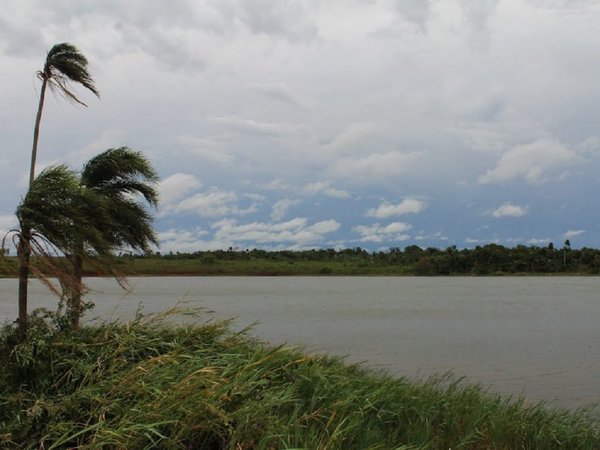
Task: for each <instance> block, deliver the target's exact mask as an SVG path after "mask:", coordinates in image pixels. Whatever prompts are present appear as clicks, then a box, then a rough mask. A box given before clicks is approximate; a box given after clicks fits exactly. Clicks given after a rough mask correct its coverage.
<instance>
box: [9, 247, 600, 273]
mask: <svg viewBox="0 0 600 450" xmlns="http://www.w3.org/2000/svg"><path fill="white" fill-rule="evenodd" d="M118 264H119V266H120V268H121V269H122V270H124V271H126V272H128V273H129V274H142V275H177V274H180V275H515V274H518V275H523V274H558V275H561V274H576V275H581V274H589V275H592V274H598V273H599V272H600V250H597V249H591V248H582V249H570V248H568V247H565V248H563V249H560V250H557V249H555V248H554V247H553V246H552V245H549V246H548V247H525V246H518V247H514V248H507V247H503V246H501V245H497V244H489V245H484V246H481V247H479V246H478V247H475V248H473V249H462V250H459V249H457V248H456V247H454V246H453V247H448V248H447V249H437V248H427V249H422V248H420V247H417V246H416V245H411V246H408V247H406V248H405V249H404V250H401V249H399V248H392V249H390V250H389V251H385V252H384V251H380V252H372V253H370V252H368V251H366V250H364V249H361V248H350V249H343V250H334V249H315V250H305V251H290V250H283V251H265V250H258V249H254V250H245V251H240V250H233V249H230V250H217V251H207V252H195V253H176V254H173V253H170V254H165V255H160V254H154V255H146V256H135V255H131V256H121V257H120V258H119V259H118ZM0 270H1V269H0ZM5 273H6V272H5ZM88 274H90V275H91V274H93V272H92V271H88Z"/></svg>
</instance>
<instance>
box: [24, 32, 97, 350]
mask: <svg viewBox="0 0 600 450" xmlns="http://www.w3.org/2000/svg"><path fill="white" fill-rule="evenodd" d="M37 76H38V78H39V79H40V80H42V88H41V91H40V100H39V105H38V110H37V114H36V118H35V126H34V129H33V146H32V149H31V166H30V169H29V187H30V188H31V186H32V184H33V182H34V179H35V163H36V159H37V147H38V141H39V136H40V123H41V120H42V111H43V109H44V101H45V98H46V88H47V87H48V86H49V87H50V90H52V91H54V92H55V93H57V94H59V95H62V96H63V97H65V98H67V99H68V100H71V101H73V102H75V103H79V104H81V105H84V106H86V105H85V103H83V102H82V101H81V100H80V99H79V98H78V97H77V96H76V95H75V93H74V92H73V87H72V85H74V84H80V85H82V86H83V87H85V88H86V89H88V90H90V91H91V92H92V93H94V94H95V95H96V96H98V97H99V93H98V90H97V89H96V87H95V85H94V80H93V79H92V77H91V75H90V73H89V71H88V61H87V58H86V57H85V56H84V55H83V54H82V53H81V52H80V51H79V50H78V49H77V47H75V46H74V45H73V44H69V43H67V42H63V43H62V44H56V45H55V46H54V47H52V48H51V49H50V51H49V52H48V55H47V56H46V61H45V63H44V68H43V69H42V70H40V71H39V72H38V73H37ZM30 238H31V230H29V229H27V228H21V233H20V240H19V245H18V253H19V319H18V323H19V332H20V336H21V339H24V338H25V335H26V333H27V284H28V280H29V258H30V250H31V248H30V242H29V240H30Z"/></svg>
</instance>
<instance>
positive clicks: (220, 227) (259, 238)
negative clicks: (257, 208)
mask: <svg viewBox="0 0 600 450" xmlns="http://www.w3.org/2000/svg"><path fill="white" fill-rule="evenodd" d="M339 227H340V224H339V223H338V222H337V221H335V220H323V221H320V222H316V223H314V224H312V225H308V221H307V219H305V218H295V219H292V220H289V221H287V222H282V223H265V222H252V223H247V224H238V223H237V221H235V220H233V219H224V220H221V221H219V222H216V223H214V224H213V225H212V228H214V229H215V230H216V231H215V234H214V239H216V240H218V241H221V242H228V241H230V242H236V243H255V244H267V245H269V244H277V243H288V244H291V245H310V244H316V243H319V242H322V240H323V239H324V238H325V236H326V235H327V234H329V233H332V232H334V231H337V230H338V229H339Z"/></svg>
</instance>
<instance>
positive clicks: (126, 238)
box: [69, 147, 158, 329]
mask: <svg viewBox="0 0 600 450" xmlns="http://www.w3.org/2000/svg"><path fill="white" fill-rule="evenodd" d="M157 181H158V175H157V174H156V171H155V170H154V168H153V167H152V165H151V164H150V162H149V161H148V160H147V159H146V158H145V157H144V155H143V154H142V153H141V152H138V151H134V150H132V149H130V148H128V147H120V148H113V149H109V150H106V151H105V152H103V153H100V154H99V155H97V156H95V157H94V158H92V159H91V160H90V161H88V162H87V163H86V164H85V166H84V167H83V170H82V172H81V180H80V182H81V186H82V187H83V188H84V190H86V191H89V192H91V193H93V194H94V196H95V197H99V198H101V199H102V200H103V201H104V202H105V208H106V214H100V215H96V216H93V222H92V224H93V225H94V227H95V228H96V229H98V230H100V231H101V232H102V236H103V239H104V241H105V242H107V243H108V244H109V245H110V246H111V247H113V248H123V247H129V248H131V249H134V250H142V251H145V252H147V251H149V250H150V249H151V246H152V244H154V245H158V239H157V236H156V232H155V231H154V228H153V226H152V221H153V217H152V215H151V214H150V212H149V211H148V210H147V209H146V208H145V206H144V204H143V203H142V202H141V201H140V200H141V198H143V199H144V200H145V201H146V202H147V203H148V204H150V205H151V206H156V205H157V204H158V193H157V191H156V188H155V183H156V182H157ZM85 244H86V243H85V242H84V241H82V242H80V243H79V250H76V251H75V253H74V255H73V268H74V276H75V278H76V280H77V282H76V283H75V286H76V290H75V291H73V292H72V298H71V299H70V301H69V304H70V307H71V314H72V319H73V322H72V324H73V328H74V329H77V328H79V317H80V315H81V295H82V291H81V287H82V286H83V285H82V283H81V280H82V273H83V258H82V256H83V255H85V254H86V252H85V250H86V249H85V247H84V245H85Z"/></svg>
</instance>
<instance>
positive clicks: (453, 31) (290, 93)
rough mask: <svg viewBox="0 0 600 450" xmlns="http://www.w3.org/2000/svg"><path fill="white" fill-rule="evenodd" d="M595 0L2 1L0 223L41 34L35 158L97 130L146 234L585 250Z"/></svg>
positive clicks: (92, 144)
mask: <svg viewBox="0 0 600 450" xmlns="http://www.w3.org/2000/svg"><path fill="white" fill-rule="evenodd" d="M598 29H600V2H598V1H597V0H589V1H588V0H298V1H294V0H169V1H160V0H128V1H127V2H122V1H119V0H106V1H102V2H99V1H94V0H78V1H75V0H53V1H52V2H48V1H43V0H38V1H34V0H2V8H1V9H0V136H1V137H2V144H1V145H0V170H1V173H2V175H3V176H2V177H0V190H1V192H2V195H1V196H0V230H8V229H11V228H14V227H16V224H17V222H16V219H15V217H14V214H13V213H14V210H15V208H16V206H17V205H18V203H19V201H20V200H21V198H22V197H23V195H24V194H25V192H26V187H27V177H28V171H29V161H30V152H31V141H32V132H33V124H34V118H35V112H36V108H37V102H38V95H39V89H40V82H39V80H38V79H37V78H36V76H35V73H36V71H37V70H40V69H41V68H42V66H43V63H44V60H45V57H46V53H47V51H48V50H49V49H50V48H51V47H52V46H53V45H54V44H56V43H60V42H70V43H73V44H75V45H76V46H77V47H78V48H79V49H80V50H81V52H82V53H84V54H85V55H86V57H87V58H88V60H89V68H90V71H91V73H92V76H93V78H94V79H95V81H96V86H97V88H98V90H99V91H100V99H97V98H95V97H94V96H93V95H92V94H90V93H89V92H86V91H85V90H84V89H77V93H78V94H79V96H80V98H81V99H82V100H83V101H84V102H85V103H86V104H87V105H88V107H87V108H84V107H79V106H75V105H73V104H72V103H69V102H66V101H65V100H64V99H62V98H60V97H54V96H52V95H51V94H50V95H49V96H47V99H46V107H45V110H44V115H43V119H42V129H41V136H40V146H39V156H38V166H37V171H38V172H39V171H40V170H41V169H42V168H43V167H45V166H48V165H51V164H56V163H67V164H68V165H69V166H71V167H72V168H73V169H75V170H80V169H81V167H82V166H83V164H84V163H85V161H87V160H88V159H89V158H91V157H92V156H94V155H95V154H97V153H99V152H101V151H104V150H106V149H108V148H113V147H121V146H129V147H130V148H132V149H135V150H140V151H142V152H144V154H145V155H146V156H147V158H148V159H149V160H150V161H151V163H152V164H153V165H154V166H155V167H156V169H157V171H158V172H159V174H160V177H161V181H160V184H159V192H160V198H161V200H160V204H159V207H158V209H157V210H156V211H155V216H156V221H155V225H156V229H157V230H158V233H159V238H160V242H161V246H160V251H162V252H170V251H173V252H177V251H180V252H194V251H199V250H214V249H227V248H229V247H234V248H238V249H252V248H262V249H271V250H277V249H309V248H347V247H362V248H365V249H368V250H371V251H379V250H386V249H389V248H392V247H400V248H404V247H406V246H408V245H419V246H420V247H423V248H425V247H437V248H446V247H448V246H451V245H456V246H457V247H458V248H465V247H468V248H471V247H474V246H477V245H485V244H489V243H498V244H501V245H505V246H509V247H513V246H517V245H528V246H529V245H537V246H546V245H548V244H549V243H550V242H553V243H554V245H555V246H557V247H562V245H563V243H564V241H565V240H566V239H569V240H570V242H571V245H572V246H573V247H575V248H578V247H583V246H587V247H600V209H599V208H598V206H599V204H600V201H599V200H598V198H597V196H598V192H600V174H599V169H600V165H599V163H600V52H599V49H600V33H598V31H597V30H598Z"/></svg>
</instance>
